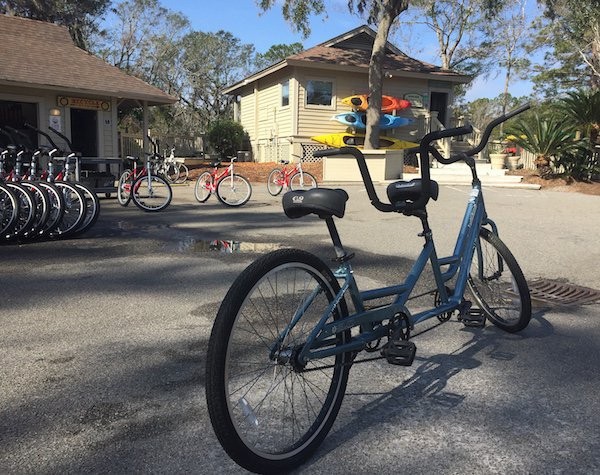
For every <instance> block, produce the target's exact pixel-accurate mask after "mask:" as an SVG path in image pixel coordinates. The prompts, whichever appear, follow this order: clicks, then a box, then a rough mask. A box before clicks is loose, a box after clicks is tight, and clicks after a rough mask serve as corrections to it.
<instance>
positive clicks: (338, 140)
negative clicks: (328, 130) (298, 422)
mask: <svg viewBox="0 0 600 475" xmlns="http://www.w3.org/2000/svg"><path fill="white" fill-rule="evenodd" d="M311 139H312V140H314V141H315V142H319V143H322V144H325V145H329V146H330V147H358V148H362V147H363V146H364V144H365V134H350V133H345V132H340V133H336V134H324V135H317V136H316V137H311ZM418 146H419V144H418V143H415V142H408V141H406V140H399V139H395V138H392V137H379V148H380V149H386V150H403V149H405V148H412V147H418Z"/></svg>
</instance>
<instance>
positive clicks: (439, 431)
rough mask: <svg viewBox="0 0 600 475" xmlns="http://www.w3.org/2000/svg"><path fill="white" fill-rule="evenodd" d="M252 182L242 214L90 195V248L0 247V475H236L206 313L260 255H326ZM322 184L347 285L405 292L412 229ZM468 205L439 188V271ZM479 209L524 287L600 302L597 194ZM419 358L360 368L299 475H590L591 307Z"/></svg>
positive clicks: (594, 408)
mask: <svg viewBox="0 0 600 475" xmlns="http://www.w3.org/2000/svg"><path fill="white" fill-rule="evenodd" d="M253 186H254V190H253V197H252V199H251V201H250V202H249V203H248V204H247V205H246V206H244V207H242V208H239V209H231V208H226V207H224V206H223V205H221V204H220V203H218V202H217V200H216V198H214V197H211V199H210V200H209V201H208V202H207V203H205V204H198V203H196V202H195V200H194V199H193V194H192V187H191V186H180V187H176V188H175V194H174V200H173V203H172V204H171V206H170V207H169V208H168V209H167V210H165V211H163V212H160V213H154V214H153V213H144V212H142V211H140V210H138V209H137V208H135V207H134V205H133V204H131V205H130V206H129V207H128V208H122V207H121V206H119V205H118V204H117V203H116V200H115V199H114V198H111V199H102V201H101V205H102V210H101V215H100V218H99V220H98V222H97V224H96V225H95V227H94V228H93V229H92V230H90V231H89V232H88V233H87V234H86V235H84V236H81V237H79V238H77V239H72V240H66V241H54V242H38V243H28V244H21V245H17V244H8V245H0V293H1V298H0V325H1V328H2V330H1V331H0V473H2V474H56V473H61V474H62V473H64V474H69V473H73V474H75V473H98V474H99V473H169V474H173V473H199V474H214V473H232V474H233V473H244V471H243V470H241V469H240V468H239V467H237V465H235V464H234V463H233V462H232V461H231V460H230V459H229V458H228V457H227V456H226V454H225V453H224V452H223V450H222V449H221V447H220V445H219V444H218V442H217V440H216V438H215V436H214V434H213V432H212V429H211V426H210V423H209V420H208V415H207V411H206V403H205V392H204V362H205V359H206V355H205V351H206V344H207V340H208V336H209V333H210V329H211V326H212V323H213V321H214V317H215V314H216V312H217V309H218V306H219V304H220V302H221V300H222V299H223V296H224V295H225V293H226V291H227V289H228V287H229V286H230V284H231V282H232V281H233V280H234V279H235V277H236V276H237V275H238V274H239V273H240V272H241V270H242V269H244V268H245V267H246V266H247V265H248V264H249V263H250V262H252V261H253V260H254V259H255V258H256V257H257V256H258V255H260V254H261V253H264V252H268V251H269V250H272V249H275V248H279V247H300V248H303V249H307V250H311V251H313V252H315V253H317V254H318V255H319V256H321V257H322V258H323V259H327V260H328V259H329V258H330V257H333V252H332V250H331V248H330V244H329V238H328V234H327V229H326V227H325V225H324V223H323V222H322V221H320V220H319V219H317V218H314V217H307V218H302V219H299V220H289V219H287V218H286V217H285V216H284V215H283V212H282V210H281V198H280V197H271V196H270V195H268V194H267V192H266V189H265V188H266V187H265V186H264V185H261V184H257V183H254V184H253ZM328 186H332V187H333V186H339V187H343V188H345V189H346V190H347V191H348V193H349V195H350V200H349V202H348V205H347V212H346V216H345V217H344V218H343V219H341V220H338V227H339V231H340V235H341V237H342V241H343V242H344V244H345V245H346V246H347V248H348V249H349V250H351V251H352V252H355V253H356V255H357V256H356V258H355V260H354V268H355V272H356V275H357V277H358V280H359V283H360V284H361V285H363V286H365V287H368V286H375V285H387V284H389V283H391V282H394V281H395V280H397V279H399V278H402V277H403V276H404V275H405V273H406V271H407V269H408V266H409V265H410V263H411V259H414V257H415V256H416V255H417V254H418V252H419V251H420V248H421V246H422V238H420V237H418V236H417V234H418V232H419V231H420V229H419V221H418V220H417V219H415V218H407V217H404V216H400V215H396V214H382V213H380V212H378V211H376V210H375V209H374V208H373V207H372V206H370V204H369V202H368V199H367V197H366V193H365V191H364V188H363V187H362V186H359V185H356V184H351V185H348V184H336V185H328ZM378 190H379V191H382V190H383V188H381V187H379V188H378ZM468 194H469V189H468V188H466V187H459V186H457V187H451V186H441V189H440V197H439V200H438V201H437V202H433V203H432V204H431V206H430V207H429V211H430V217H431V226H432V229H433V232H434V237H435V239H436V243H437V244H438V255H440V256H443V255H447V254H449V253H450V252H451V251H452V248H453V241H454V240H455V238H456V233H457V231H458V228H459V226H460V222H461V218H462V213H463V210H464V206H465V203H466V200H467V198H468ZM485 196H486V205H487V209H488V212H489V214H490V216H491V217H492V218H493V219H494V220H495V221H496V223H497V224H498V226H499V228H500V236H501V238H502V239H503V240H504V241H505V242H506V244H507V245H508V246H509V248H510V249H511V250H512V251H513V253H514V254H515V256H516V257H517V260H518V261H519V263H520V264H521V267H522V268H523V270H524V273H525V275H526V277H527V278H528V280H531V281H533V280H535V279H538V278H547V279H556V280H562V281H564V282H570V283H574V284H578V285H582V286H587V287H591V288H593V289H600V273H599V272H598V267H597V265H598V262H600V247H599V246H598V238H597V236H598V234H599V231H600V197H595V196H586V195H581V194H576V193H564V192H551V191H532V190H515V189H501V188H486V189H485ZM219 247H220V248H221V251H219V250H214V248H219ZM223 248H228V249H232V250H233V251H234V252H231V253H229V252H224V251H223ZM425 284H426V283H425ZM414 342H415V343H416V345H417V348H418V350H417V358H416V360H415V363H414V364H413V366H411V367H409V368H404V367H396V366H391V365H388V364H387V363H385V362H383V361H377V362H372V363H365V364H360V365H355V366H354V367H353V368H352V370H351V372H350V382H349V385H348V391H347V395H346V397H345V399H344V402H343V404H342V409H341V411H340V414H339V416H338V418H337V420H336V423H335V424H334V426H333V429H332V430H331V432H330V434H329V435H328V436H327V438H326V439H325V441H324V443H323V444H322V446H321V447H320V448H319V450H318V452H317V453H316V454H315V456H314V457H313V458H312V459H311V460H310V461H309V462H308V463H307V464H305V465H304V466H302V467H300V468H299V469H298V471H297V473H306V474H321V473H323V474H361V473H377V474H392V473H393V474H398V473H412V474H433V473H435V474H471V473H473V474H489V473H499V474H548V473H553V474H586V475H587V474H594V473H600V438H599V436H598V434H599V431H598V429H599V428H600V398H599V397H598V393H599V391H600V376H599V374H600V372H599V371H598V361H600V304H598V303H596V304H591V305H569V306H555V305H550V304H547V303H543V302H538V303H537V304H536V307H535V308H534V317H533V319H532V321H531V323H530V325H529V326H528V327H527V328H526V329H525V330H524V331H522V332H521V333H519V334H516V335H511V334H507V333H504V332H502V331H501V330H499V329H497V328H495V327H494V326H493V325H490V324H488V325H487V326H486V327H485V328H483V329H468V328H466V327H464V326H463V325H462V324H461V323H459V322H457V321H456V320H455V319H452V320H451V321H450V322H448V323H446V324H444V325H441V326H439V327H437V328H434V329H432V330H431V331H427V332H423V333H421V334H418V335H417V336H415V338H414Z"/></svg>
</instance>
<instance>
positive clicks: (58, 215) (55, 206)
mask: <svg viewBox="0 0 600 475" xmlns="http://www.w3.org/2000/svg"><path fill="white" fill-rule="evenodd" d="M38 184H39V185H40V186H42V187H44V188H45V189H46V192H47V193H48V196H49V197H50V198H51V199H50V203H51V205H52V209H51V212H50V215H49V216H48V220H47V221H46V224H45V225H44V227H43V228H42V229H41V230H40V232H39V233H40V237H43V236H46V235H48V234H49V233H51V232H52V231H54V229H56V227H57V226H58V224H59V223H60V220H61V219H62V217H63V215H64V212H65V201H64V199H63V196H62V194H61V192H60V191H59V190H58V188H56V186H54V185H53V184H52V183H49V182H47V181H40V182H38Z"/></svg>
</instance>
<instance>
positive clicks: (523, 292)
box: [467, 228, 531, 333]
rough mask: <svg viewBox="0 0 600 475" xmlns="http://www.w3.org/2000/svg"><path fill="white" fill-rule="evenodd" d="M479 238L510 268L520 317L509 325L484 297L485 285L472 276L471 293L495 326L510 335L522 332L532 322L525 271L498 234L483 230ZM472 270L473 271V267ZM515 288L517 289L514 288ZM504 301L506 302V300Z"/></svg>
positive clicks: (475, 259) (476, 259)
mask: <svg viewBox="0 0 600 475" xmlns="http://www.w3.org/2000/svg"><path fill="white" fill-rule="evenodd" d="M479 236H480V238H481V239H483V240H484V241H486V242H487V243H489V244H490V245H491V246H492V248H494V250H495V251H496V252H497V253H498V255H499V256H500V257H501V258H502V262H503V263H504V265H505V266H506V267H507V268H508V270H509V271H510V273H511V274H512V276H513V277H514V281H511V283H512V287H513V288H512V291H511V292H512V294H513V295H514V294H515V293H516V294H518V298H519V301H520V305H519V307H520V312H519V317H518V318H517V319H516V321H515V322H514V323H508V322H507V320H506V319H504V318H502V317H501V316H500V315H499V314H498V312H497V311H496V310H495V309H494V305H493V304H492V303H491V302H488V301H487V300H486V298H485V296H484V295H483V293H484V292H483V291H482V289H483V284H477V282H476V280H475V279H474V278H473V275H472V274H470V275H469V278H468V280H467V285H468V288H469V290H470V293H471V295H472V296H473V297H474V299H475V302H476V303H477V305H478V306H479V308H480V309H481V310H482V311H483V312H484V314H485V316H486V317H487V318H488V319H489V320H490V321H491V322H492V323H493V324H494V325H496V326H497V327H499V328H501V329H503V330H505V331H507V332H509V333H515V332H518V331H521V330H523V329H524V328H525V327H527V325H528V324H529V321H530V320H531V296H530V294H529V286H528V285H527V280H526V279H525V276H524V275H523V271H522V270H521V267H520V266H519V264H518V262H517V260H516V259H515V257H514V256H513V254H512V253H511V252H510V250H509V249H508V247H507V246H506V244H504V243H503V242H502V240H501V239H500V238H499V237H498V236H497V235H496V234H494V233H493V232H492V231H490V230H489V229H487V228H481V230H480V233H479ZM477 252H478V251H477V249H475V254H474V255H473V262H474V263H475V262H477V261H478V260H479V259H478V256H477ZM484 259H485V257H484ZM472 265H474V264H472ZM471 269H473V267H472V268H471ZM490 280H491V279H490ZM515 286H516V289H515V288H514V287H515ZM504 300H506V298H505V299H504ZM503 307H504V306H503Z"/></svg>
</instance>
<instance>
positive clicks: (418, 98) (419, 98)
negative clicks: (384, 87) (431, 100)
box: [404, 93, 425, 108]
mask: <svg viewBox="0 0 600 475" xmlns="http://www.w3.org/2000/svg"><path fill="white" fill-rule="evenodd" d="M404 99H406V100H407V101H410V103H411V105H412V107H416V108H422V107H424V106H425V104H424V102H425V101H424V100H423V99H424V98H423V95H421V94H419V93H411V94H404Z"/></svg>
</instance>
